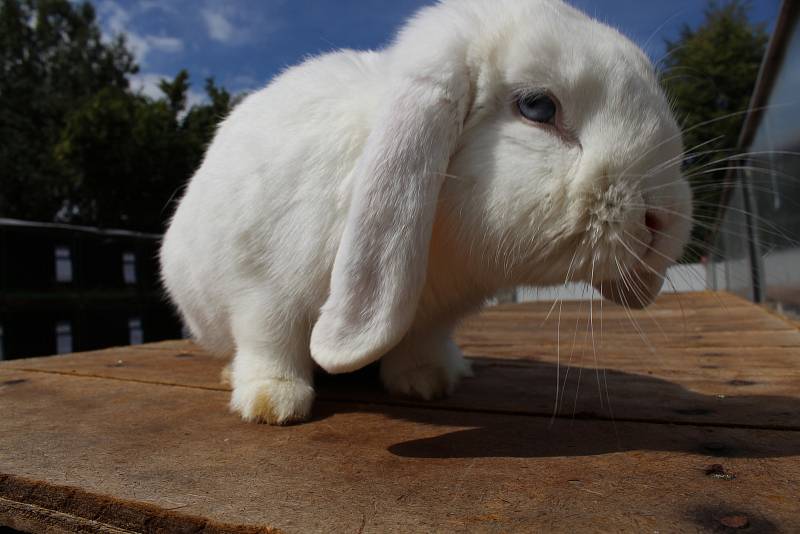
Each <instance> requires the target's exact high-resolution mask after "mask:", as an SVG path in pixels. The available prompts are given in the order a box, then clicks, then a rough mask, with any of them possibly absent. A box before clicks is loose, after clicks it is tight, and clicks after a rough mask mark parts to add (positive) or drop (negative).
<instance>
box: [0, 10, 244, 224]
mask: <svg viewBox="0 0 800 534" xmlns="http://www.w3.org/2000/svg"><path fill="white" fill-rule="evenodd" d="M0 62H1V63H2V65H1V66H0V68H2V71H0V139H2V140H3V141H2V143H0V216H2V217H16V218H23V219H31V220H40V221H50V220H56V219H57V220H64V221H68V222H75V223H82V224H91V225H97V226H107V227H122V228H130V229H134V230H143V231H155V232H158V231H161V230H163V226H164V222H165V221H166V219H167V218H168V216H169V214H170V212H171V207H170V206H169V205H168V204H169V200H170V199H171V198H172V197H173V196H174V195H175V193H176V192H177V191H178V190H179V189H180V188H181V186H182V185H183V184H184V183H185V182H186V180H187V179H188V178H189V177H190V176H191V174H192V172H193V171H194V169H195V168H196V167H197V166H198V165H199V163H200V161H201V159H202V156H203V152H204V150H205V147H206V145H207V144H208V142H209V140H210V138H211V136H212V135H213V132H214V128H215V126H216V123H217V122H218V121H219V120H220V118H222V117H224V116H225V115H226V114H227V113H228V112H229V111H230V108H231V106H232V103H233V102H232V98H231V95H230V94H229V93H228V92H227V91H226V90H225V89H224V88H220V87H217V86H216V84H215V83H214V81H213V80H207V81H206V92H207V94H208V99H209V102H208V103H207V104H203V105H198V106H193V107H192V108H191V109H187V95H188V91H189V88H190V83H189V74H188V73H187V72H186V71H181V72H179V73H178V74H177V76H176V77H175V78H174V79H172V80H162V82H161V84H160V89H161V91H162V92H163V93H164V96H163V97H162V98H160V99H151V98H148V97H145V96H143V95H141V94H137V93H134V92H133V91H131V89H130V88H129V83H128V79H129V77H130V76H131V75H134V74H136V73H137V71H138V67H137V66H136V64H135V62H134V60H133V55H132V53H131V52H130V51H129V50H128V48H127V47H126V43H125V40H124V38H123V37H122V36H119V37H117V38H115V39H114V40H112V41H110V42H108V41H106V40H104V39H103V38H102V34H101V31H100V29H99V27H98V24H97V21H96V18H95V12H94V9H93V7H92V6H91V4H89V3H83V4H75V3H72V2H69V1H68V0H0Z"/></svg>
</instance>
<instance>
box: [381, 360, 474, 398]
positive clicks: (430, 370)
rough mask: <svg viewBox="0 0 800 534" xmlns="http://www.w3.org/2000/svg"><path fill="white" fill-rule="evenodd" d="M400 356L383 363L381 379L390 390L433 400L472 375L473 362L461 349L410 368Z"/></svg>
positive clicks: (451, 390)
mask: <svg viewBox="0 0 800 534" xmlns="http://www.w3.org/2000/svg"><path fill="white" fill-rule="evenodd" d="M402 362H403V360H402V359H401V358H392V359H388V360H386V361H384V362H382V365H381V379H382V380H383V385H384V387H385V388H386V389H387V390H388V391H389V392H391V393H398V394H401V395H409V396H412V397H420V398H423V399H425V400H431V399H435V398H439V397H444V396H447V395H450V394H451V393H452V392H453V390H454V389H455V387H456V386H457V385H458V383H459V381H461V379H462V378H464V377H469V376H472V365H471V364H470V362H469V360H467V359H466V358H464V356H462V355H461V353H460V352H458V351H447V352H446V354H445V355H444V356H443V357H440V358H433V359H430V360H428V361H423V362H419V365H417V366H414V367H410V368H409V367H407V366H405V365H402Z"/></svg>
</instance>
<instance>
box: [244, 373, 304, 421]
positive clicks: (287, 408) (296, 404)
mask: <svg viewBox="0 0 800 534" xmlns="http://www.w3.org/2000/svg"><path fill="white" fill-rule="evenodd" d="M313 402H314V388H313V387H312V386H311V384H309V383H307V382H304V381H302V380H297V379H290V378H268V379H264V380H253V381H250V382H247V383H245V384H241V385H239V386H237V387H234V389H233V394H232V395H231V409H232V410H234V411H236V412H238V413H239V414H241V416H242V419H244V420H245V421H249V422H257V423H268V424H270V425H284V424H287V423H291V422H295V421H305V420H306V419H308V417H309V415H310V414H311V405H312V403H313Z"/></svg>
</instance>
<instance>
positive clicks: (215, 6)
mask: <svg viewBox="0 0 800 534" xmlns="http://www.w3.org/2000/svg"><path fill="white" fill-rule="evenodd" d="M273 2H277V3H279V4H280V3H282V1H281V0H273ZM200 14H201V15H202V19H203V22H204V23H205V26H206V31H207V32H208V37H209V38H210V39H211V40H213V41H217V42H219V43H223V44H226V45H242V44H246V43H251V42H253V41H255V40H257V39H263V38H264V37H265V36H267V35H269V34H271V33H274V32H276V31H278V30H280V29H281V28H282V27H283V25H284V24H283V21H282V20H281V19H280V18H276V17H269V16H265V14H264V12H263V11H261V10H249V11H246V10H244V9H241V8H239V7H237V6H236V4H234V3H230V2H228V3H224V4H223V3H221V2H215V3H212V2H209V1H207V2H206V7H204V8H203V9H201V10H200Z"/></svg>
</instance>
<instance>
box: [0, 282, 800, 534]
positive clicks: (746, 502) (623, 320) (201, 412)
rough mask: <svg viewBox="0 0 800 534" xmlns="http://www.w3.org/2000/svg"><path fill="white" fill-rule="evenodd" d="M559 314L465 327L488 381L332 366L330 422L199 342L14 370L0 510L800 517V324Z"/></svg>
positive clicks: (321, 404) (727, 312)
mask: <svg viewBox="0 0 800 534" xmlns="http://www.w3.org/2000/svg"><path fill="white" fill-rule="evenodd" d="M551 308H552V304H550V303H526V304H521V305H514V306H502V307H497V308H493V309H490V310H487V311H485V312H484V313H483V314H481V315H480V316H478V317H476V318H473V319H470V320H468V321H467V322H465V324H464V326H463V327H462V328H461V330H460V331H459V334H458V339H459V342H460V343H461V345H462V347H463V349H464V350H465V352H466V353H467V354H468V355H471V356H473V358H474V361H475V367H476V377H475V378H472V379H468V380H465V381H464V383H463V384H462V387H461V388H460V389H459V390H458V391H457V392H456V394H455V395H454V396H452V397H451V398H449V399H444V400H440V401H436V402H431V403H425V402H420V401H415V400H412V399H405V398H395V397H390V396H388V395H386V394H385V393H384V392H383V391H382V390H381V388H380V386H379V383H378V379H377V372H376V369H375V368H374V367H372V368H369V369H367V370H365V371H363V372H360V373H356V374H351V375H343V376H336V377H330V376H324V375H320V376H319V377H318V392H319V396H318V401H317V403H316V405H315V412H314V414H315V417H314V419H313V420H312V421H311V422H310V423H308V424H303V425H297V426H293V427H286V428H274V427H268V426H263V425H249V424H245V423H242V422H241V421H240V420H239V419H238V418H237V417H236V416H235V415H233V414H230V413H228V411H227V407H226V405H227V399H228V395H229V393H228V391H227V387H225V386H223V385H221V384H220V382H219V374H220V369H221V367H222V366H223V364H224V360H222V359H218V358H213V357H211V356H209V355H207V354H206V353H205V352H203V351H202V350H200V349H199V348H197V347H196V346H194V345H193V344H192V343H191V342H188V341H170V342H163V343H158V344H149V345H144V346H138V347H122V348H116V349H110V350H105V351H97V352H93V353H84V354H75V355H69V356H61V357H53V358H41V359H30V360H18V361H10V362H3V363H0V413H2V414H3V417H0V525H2V524H6V525H12V526H13V525H17V526H18V527H22V528H25V529H27V530H40V531H45V532H61V531H74V530H79V529H83V530H85V531H95V532H119V531H136V532H138V531H143V530H147V529H151V530H153V529H154V530H161V531H169V532H172V531H184V530H185V531H198V530H202V531H204V532H253V531H258V532H261V531H268V530H269V529H272V528H276V529H281V530H283V531H287V532H295V531H296V532H330V531H357V532H385V531H394V532H419V531H452V530H463V531H470V532H471V531H478V532H508V531H523V532H529V531H532V530H533V531H537V530H538V531H556V530H558V531H598V530H602V531H612V530H613V531H620V530H627V531H660V532H678V531H681V532H682V531H725V528H726V527H725V526H724V525H725V523H726V522H727V523H730V522H731V518H732V517H734V516H735V517H746V518H747V522H748V524H749V527H748V529H749V530H748V531H753V532H777V531H786V532H792V531H797V530H800V512H798V510H797V507H796V499H797V487H798V484H799V483H800V462H799V461H798V460H799V459H800V423H799V421H800V417H798V415H800V368H798V366H797V362H798V358H800V333H799V332H798V329H797V325H796V324H792V323H790V322H788V321H785V320H783V319H781V318H779V317H777V316H775V315H772V314H771V313H768V312H766V311H764V310H762V309H761V308H759V307H757V306H754V305H752V304H749V303H747V302H745V301H743V300H741V299H739V298H738V297H733V296H730V295H724V294H720V295H715V294H708V293H698V294H688V295H682V296H679V297H678V296H665V297H662V298H660V299H659V300H658V302H657V303H656V305H655V306H654V307H652V308H651V309H650V310H649V311H647V312H632V315H633V317H634V318H635V319H636V320H637V321H638V323H639V324H640V325H641V328H642V330H643V335H644V337H646V339H647V341H646V342H645V341H643V340H642V339H641V337H640V335H639V333H637V332H636V331H635V330H634V331H632V330H631V328H632V327H630V323H629V318H628V313H627V312H624V311H622V310H620V309H619V308H615V307H613V306H608V305H604V307H603V337H602V343H598V342H597V341H598V338H599V336H597V337H596V338H595V340H594V341H595V343H592V339H591V337H590V336H587V335H586V334H585V332H586V330H585V327H586V323H585V322H580V320H581V318H582V317H585V316H586V312H587V310H588V307H587V305H586V304H585V303H565V304H564V305H563V306H562V308H561V310H562V331H561V335H560V336H558V337H556V336H557V333H558V329H557V327H556V326H554V324H555V323H554V316H553V315H552V314H551V316H550V319H549V320H548V321H547V322H545V324H544V326H542V325H541V323H542V322H543V321H544V319H545V317H546V316H547V314H548V311H549V310H550V309H551ZM593 311H596V309H594V305H593ZM576 321H578V333H579V334H580V333H584V337H581V336H580V335H574V332H575V324H576ZM569 322H571V323H572V326H571V328H572V330H569V329H567V328H564V324H565V323H569ZM676 325H680V326H676ZM566 334H573V335H572V336H569V335H566ZM570 337H572V338H574V339H575V343H574V349H573V343H572V339H570ZM557 341H558V342H557ZM594 366H597V367H599V369H598V370H597V371H595V369H594V368H593V367H594ZM568 369H569V370H568ZM579 375H580V377H581V382H580V386H579V385H578V376H579ZM557 377H558V378H559V379H560V380H558V386H556V383H557ZM556 388H558V389H556ZM557 392H558V396H557V395H556V393H557ZM556 399H558V401H557V400H556ZM609 401H610V402H609ZM554 406H557V407H558V410H559V411H558V413H559V417H556V418H552V414H553V411H554ZM714 464H722V465H723V472H722V476H721V477H720V476H718V475H720V472H719V469H716V468H715V469H710V470H709V468H710V467H711V466H712V465H714ZM707 471H708V472H709V473H710V474H707ZM727 474H732V475H735V479H730V480H726V478H730V477H727V476H725V475H727ZM726 518H728V519H726Z"/></svg>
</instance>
